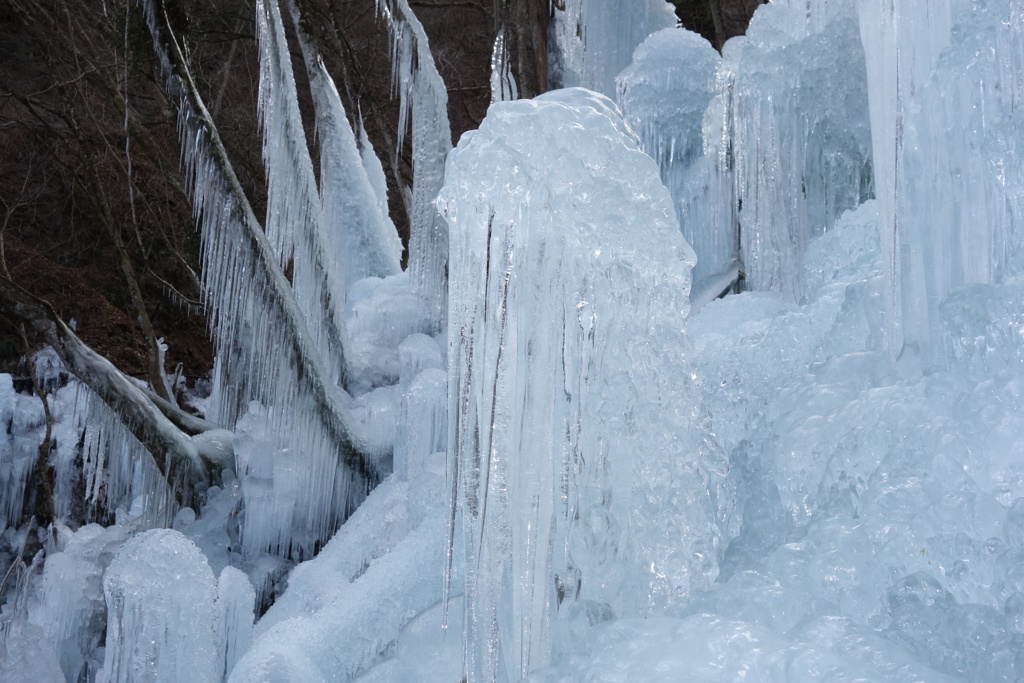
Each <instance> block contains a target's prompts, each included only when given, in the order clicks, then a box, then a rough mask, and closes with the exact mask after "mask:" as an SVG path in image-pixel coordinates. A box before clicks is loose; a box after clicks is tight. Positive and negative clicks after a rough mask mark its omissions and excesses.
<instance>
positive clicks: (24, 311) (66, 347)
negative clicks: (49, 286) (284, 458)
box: [0, 276, 208, 485]
mask: <svg viewBox="0 0 1024 683" xmlns="http://www.w3.org/2000/svg"><path fill="white" fill-rule="evenodd" d="M0 310H2V311H3V313H4V314H5V315H8V316H11V317H12V318H14V319H15V320H17V321H18V322H23V323H24V324H25V325H26V326H27V327H28V328H29V329H31V330H32V331H33V332H34V333H35V334H36V335H37V336H38V337H39V338H41V339H42V340H43V341H45V342H46V343H47V344H49V345H50V346H52V347H53V349H54V351H56V352H57V355H58V356H59V357H60V359H61V361H62V362H63V363H64V366H65V367H66V368H67V369H68V370H69V371H71V372H72V373H73V374H74V375H75V376H76V377H77V378H78V379H79V380H81V382H82V383H83V384H84V385H85V386H87V387H88V388H89V389H90V390H91V391H93V392H94V393H95V394H96V395H97V396H99V398H100V399H101V400H102V401H103V402H104V403H105V404H107V406H109V407H110V408H111V409H112V410H113V411H114V412H115V413H116V414H117V415H118V416H119V417H120V418H121V420H122V422H123V423H124V425H125V427H127V428H128V430H129V431H130V432H131V433H132V435H133V436H134V437H135V438H136V439H138V440H139V442H140V443H141V444H142V445H143V446H144V447H145V448H146V450H147V451H149V453H150V454H151V455H152V456H153V459H154V460H155V461H156V462H157V464H158V465H159V467H160V469H161V471H162V472H163V474H164V475H165V476H167V477H168V478H169V479H172V480H173V479H175V478H177V477H179V476H180V477H181V478H182V479H183V480H184V481H186V482H188V483H189V484H190V485H194V484H197V483H199V482H202V481H205V480H206V479H207V477H208V475H207V466H206V465H205V464H204V463H203V461H202V459H201V458H200V456H199V453H198V452H197V450H196V447H195V445H194V444H193V443H192V442H191V440H189V438H188V436H186V435H185V434H184V433H183V432H182V431H181V430H179V429H178V428H177V427H175V426H174V424H172V423H171V421H170V420H168V419H167V417H165V416H164V414H163V413H162V412H161V411H160V410H159V409H158V408H157V406H156V405H155V404H154V403H153V402H152V401H151V400H150V399H149V397H148V396H147V394H146V392H145V391H144V390H143V389H141V388H140V387H138V386H137V385H135V384H134V383H132V382H131V380H129V379H128V378H127V377H125V376H124V375H123V374H122V373H121V372H120V371H119V370H118V369H117V368H115V367H114V366H113V364H112V363H111V362H110V361H108V360H107V359H106V358H104V357H103V356H101V355H99V354H98V353H96V352H95V351H93V350H92V349H91V348H89V347H88V346H87V345H86V344H85V343H84V342H82V340H81V339H79V338H78V337H77V336H76V335H75V333H74V332H72V331H71V328H69V327H68V326H67V325H65V324H64V323H63V322H62V321H61V319H60V318H59V317H58V316H57V314H56V313H55V312H54V310H53V308H52V307H51V306H50V304H48V303H47V302H46V301H43V300H42V299H39V298H36V297H35V296H33V295H31V294H29V293H28V292H26V291H25V290H24V289H22V288H21V287H19V286H18V285H16V284H15V283H14V282H12V281H11V280H10V279H8V278H7V277H3V276H0Z"/></svg>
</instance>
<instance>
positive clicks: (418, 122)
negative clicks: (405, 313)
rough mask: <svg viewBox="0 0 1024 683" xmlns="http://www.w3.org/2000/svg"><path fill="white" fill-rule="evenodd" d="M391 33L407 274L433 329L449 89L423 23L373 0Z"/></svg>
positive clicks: (398, 5)
mask: <svg viewBox="0 0 1024 683" xmlns="http://www.w3.org/2000/svg"><path fill="white" fill-rule="evenodd" d="M377 11H378V12H380V13H381V14H382V15H383V16H384V19H385V22H386V23H387V26H388V31H389V32H390V33H391V65H392V74H391V79H392V84H393V86H392V87H393V89H394V90H395V91H396V93H397V94H398V97H399V119H398V145H399V147H401V146H402V144H403V141H404V139H405V136H406V134H407V133H411V134H412V135H411V137H412V170H413V183H412V197H411V202H410V203H409V206H410V210H409V278H410V281H411V284H412V289H413V291H414V292H416V293H417V294H419V295H420V296H422V297H423V298H424V299H425V300H426V303H427V308H428V311H429V313H430V319H431V320H432V321H433V323H434V329H433V330H432V332H437V331H439V330H440V328H441V327H442V326H443V324H444V320H445V310H446V308H445V307H446V304H447V299H446V285H447V278H446V277H445V269H446V266H447V260H446V259H447V258H448V235H447V232H446V230H447V228H446V226H445V224H444V221H443V220H441V217H440V216H439V215H438V214H437V208H436V207H435V206H434V200H435V199H436V198H437V193H438V191H439V190H440V189H441V184H442V183H443V182H444V159H445V156H446V155H447V154H448V151H449V150H450V149H451V148H452V131H451V125H450V124H449V123H448V89H447V87H446V86H445V84H444V81H443V80H442V79H441V75H440V74H439V73H438V72H437V66H436V65H435V64H434V56H433V55H432V54H431V52H430V45H429V43H428V41H427V34H426V32H425V31H424V30H423V25H422V24H420V20H419V19H418V18H417V17H416V15H415V13H413V11H412V9H411V8H410V7H409V3H408V0H377Z"/></svg>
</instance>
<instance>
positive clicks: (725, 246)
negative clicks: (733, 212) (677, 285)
mask: <svg viewBox="0 0 1024 683" xmlns="http://www.w3.org/2000/svg"><path fill="white" fill-rule="evenodd" d="M720 61H721V60H720V58H719V56H718V52H716V51H715V49H714V48H713V47H711V44H710V43H709V42H708V41H707V40H705V39H704V38H703V37H701V36H700V35H698V34H696V33H693V32H691V31H687V30H685V29H681V28H670V29H664V30H662V31H658V32H657V33H654V34H651V35H650V36H648V38H647V40H645V41H644V42H643V43H641V45H640V46H639V47H638V48H637V49H636V52H634V53H633V61H632V63H631V64H630V65H629V66H628V67H626V69H625V70H623V72H622V73H620V74H619V76H618V78H617V79H616V82H617V84H618V102H619V106H620V107H622V112H623V115H624V117H625V119H626V121H628V122H629V125H630V126H631V127H632V128H633V130H635V131H636V132H637V133H638V134H639V136H640V141H641V146H642V147H643V150H644V151H645V152H647V153H648V154H650V155H651V156H652V157H654V159H655V160H656V161H657V162H658V166H659V168H660V169H661V179H662V180H663V181H664V183H665V185H666V187H668V188H669V192H670V193H671V194H672V199H673V200H674V201H675V204H676V213H677V215H678V217H679V224H680V227H681V228H682V230H683V236H684V237H685V238H686V241H687V242H689V243H690V245H692V246H693V250H694V252H696V254H697V265H696V266H694V268H693V280H694V282H697V281H699V280H701V279H702V278H705V277H707V276H709V275H712V274H714V273H718V272H721V271H723V270H725V268H726V267H728V265H729V260H730V259H731V258H732V257H733V256H734V255H735V250H736V246H737V245H736V244H735V241H736V240H735V238H734V235H733V233H732V231H731V230H728V229H721V230H712V229H708V226H707V224H706V220H707V218H706V216H703V215H697V214H695V215H692V216H691V215H690V214H688V213H686V209H688V208H689V207H691V206H692V205H693V203H692V202H687V201H686V198H688V197H689V196H690V195H691V194H692V193H694V192H696V191H698V189H697V188H694V187H693V185H694V184H695V183H697V184H700V183H702V182H703V181H704V174H703V173H701V171H703V170H704V169H703V168H701V169H699V170H698V171H697V172H694V171H693V169H692V167H693V164H694V162H695V161H696V160H697V159H699V158H700V157H701V156H702V155H703V152H704V139H703V131H702V123H703V120H704V111H705V110H706V109H707V107H708V103H709V102H710V101H711V98H712V96H713V95H714V94H715V91H716V73H717V71H718V68H719V62H720ZM703 189H704V188H703V187H701V188H700V190H703Z"/></svg>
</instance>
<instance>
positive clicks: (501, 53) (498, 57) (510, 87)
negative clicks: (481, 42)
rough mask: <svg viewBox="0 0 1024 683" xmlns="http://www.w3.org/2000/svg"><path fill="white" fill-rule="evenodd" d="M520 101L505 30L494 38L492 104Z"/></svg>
mask: <svg viewBox="0 0 1024 683" xmlns="http://www.w3.org/2000/svg"><path fill="white" fill-rule="evenodd" d="M516 99H519V88H517V87H516V77H515V75H514V74H513V73H512V66H511V65H510V64H509V63H508V48H507V47H506V46H505V28H504V27H502V28H501V29H500V30H499V31H498V35H497V36H495V37H494V48H493V49H492V50H491V104H494V103H495V102H505V101H507V100H516Z"/></svg>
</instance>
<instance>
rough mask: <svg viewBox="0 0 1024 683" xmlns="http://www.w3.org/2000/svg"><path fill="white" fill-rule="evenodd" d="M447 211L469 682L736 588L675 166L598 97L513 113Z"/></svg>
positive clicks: (461, 181)
mask: <svg viewBox="0 0 1024 683" xmlns="http://www.w3.org/2000/svg"><path fill="white" fill-rule="evenodd" d="M439 206H440V207H441V208H442V211H443V214H444V216H445V218H446V220H447V221H448V225H449V235H450V245H451V246H450V258H449V263H450V268H451V275H452V276H451V289H450V297H451V299H450V320H449V330H448V338H449V351H448V357H449V374H448V377H449V381H448V387H449V415H450V416H451V417H450V420H449V438H448V443H449V450H450V463H451V464H450V471H451V473H452V477H453V481H452V483H453V485H455V486H456V488H457V493H456V496H455V499H454V500H452V505H455V506H457V507H458V509H459V511H460V513H461V515H462V518H463V520H464V524H463V525H462V529H461V530H458V531H457V532H456V533H459V534H461V535H462V536H463V537H464V540H465V544H466V557H467V560H466V562H467V564H466V600H465V606H466V607H465V624H466V670H467V673H468V676H469V680H471V681H484V680H495V679H501V680H519V679H520V678H522V677H523V676H524V675H525V674H527V673H529V672H530V671H532V670H533V669H535V668H537V667H539V666H542V665H544V664H546V663H547V662H548V661H549V660H550V657H551V647H552V641H553V640H554V639H560V640H562V641H565V640H567V639H570V638H571V633H572V632H573V626H572V624H574V623H579V622H583V623H586V622H587V620H588V618H589V619H595V618H596V619H601V618H610V617H611V616H612V615H615V616H621V615H624V614H648V613H650V612H656V611H665V610H669V611H671V610H673V609H676V608H679V607H681V606H682V605H683V604H685V602H686V600H687V599H688V598H689V597H690V595H691V594H692V593H693V592H695V591H699V590H701V589H703V588H704V587H706V586H707V585H708V583H709V582H710V581H711V580H713V578H714V576H715V573H716V558H717V552H718V549H717V539H718V529H717V526H716V507H715V505H716V500H715V498H716V492H717V487H718V485H719V484H720V483H721V480H720V477H721V474H722V472H721V470H720V469H719V468H720V466H721V464H722V463H721V461H720V459H719V453H718V451H717V450H716V447H715V445H714V444H713V443H712V442H710V441H708V440H707V434H706V433H705V432H704V431H703V427H704V424H703V423H702V417H701V415H702V414H701V411H700V409H699V406H698V404H697V401H696V399H695V395H694V390H693V387H692V381H691V372H690V370H689V368H688V366H687V363H686V360H685V357H686V353H687V348H688V345H687V341H686V337H685V334H684V332H683V329H684V319H685V316H686V312H687V308H688V302H687V294H688V291H689V286H690V277H689V270H690V268H691V266H692V264H693V259H694V257H693V252H692V250H691V249H690V247H689V245H687V244H686V242H685V240H683V238H682V236H681V234H680V233H679V229H678V223H677V221H676V219H675V212H674V209H673V206H672V202H671V199H670V197H669V195H668V192H667V191H666V189H665V187H664V186H663V185H662V184H661V182H660V180H659V179H658V172H657V166H656V164H655V163H654V162H653V161H652V160H651V158H650V157H648V156H647V155H645V154H643V153H642V152H641V151H640V149H639V147H638V141H637V139H636V137H635V135H634V134H633V133H632V132H631V131H630V130H629V128H628V127H627V126H626V125H625V123H624V122H623V120H622V118H621V116H620V114H619V112H618V110H617V109H616V107H615V106H614V105H613V104H612V103H611V102H610V101H609V100H608V99H607V98H605V97H602V96H600V95H598V94H596V93H593V92H590V91H586V90H582V89H570V90H563V91H557V92H554V93H548V94H546V95H543V96H541V97H538V98H535V99H534V100H532V101H516V102H505V103H497V104H494V105H492V106H491V108H490V110H489V112H488V115H487V118H486V119H485V120H484V122H483V124H482V125H481V127H480V129H479V130H478V131H475V132H471V133H467V134H466V135H465V136H463V138H462V140H461V141H460V143H459V146H458V148H457V149H456V150H455V152H454V153H453V154H452V155H450V157H449V160H448V167H447V170H446V183H445V187H444V189H443V190H442V193H441V196H440V199H439ZM600 615H604V616H603V617H602V616H600Z"/></svg>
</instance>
